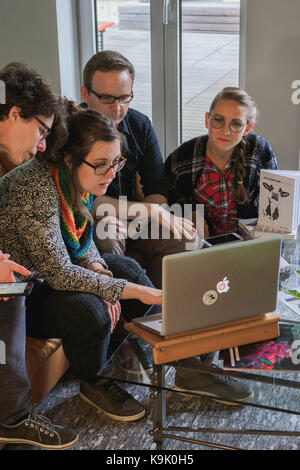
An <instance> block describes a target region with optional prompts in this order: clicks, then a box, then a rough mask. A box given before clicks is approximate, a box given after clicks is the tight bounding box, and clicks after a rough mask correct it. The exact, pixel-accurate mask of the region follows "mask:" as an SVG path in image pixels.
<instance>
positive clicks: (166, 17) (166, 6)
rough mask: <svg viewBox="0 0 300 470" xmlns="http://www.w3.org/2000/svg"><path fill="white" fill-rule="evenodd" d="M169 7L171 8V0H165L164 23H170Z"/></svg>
mask: <svg viewBox="0 0 300 470" xmlns="http://www.w3.org/2000/svg"><path fill="white" fill-rule="evenodd" d="M169 9H170V0H164V4H163V24H164V25H168V24H169Z"/></svg>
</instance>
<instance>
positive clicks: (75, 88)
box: [0, 0, 80, 99]
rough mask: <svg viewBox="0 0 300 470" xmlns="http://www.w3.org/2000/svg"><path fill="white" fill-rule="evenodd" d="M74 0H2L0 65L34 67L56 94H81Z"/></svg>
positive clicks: (0, 5) (0, 10)
mask: <svg viewBox="0 0 300 470" xmlns="http://www.w3.org/2000/svg"><path fill="white" fill-rule="evenodd" d="M75 11H76V10H75V0H0V68H2V67H3V66H5V65H6V64H8V63H9V62H12V61H21V62H25V63H28V64H29V65H31V66H32V67H34V68H35V69H36V70H37V71H38V72H39V73H40V74H41V75H42V76H43V77H45V78H47V79H48V81H49V82H50V85H51V87H52V89H53V91H55V92H56V93H60V94H63V95H66V96H67V97H68V98H72V99H77V98H78V97H79V84H80V77H79V65H78V64H79V62H78V60H79V59H78V39H77V22H76V14H75Z"/></svg>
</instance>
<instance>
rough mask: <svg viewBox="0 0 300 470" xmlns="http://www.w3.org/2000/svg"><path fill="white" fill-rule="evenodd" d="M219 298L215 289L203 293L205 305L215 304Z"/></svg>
mask: <svg viewBox="0 0 300 470" xmlns="http://www.w3.org/2000/svg"><path fill="white" fill-rule="evenodd" d="M217 299H218V294H217V292H216V291H215V290H208V291H206V292H205V293H204V294H203V297H202V302H203V303H204V304H205V305H212V304H214V303H215V302H216V301H217Z"/></svg>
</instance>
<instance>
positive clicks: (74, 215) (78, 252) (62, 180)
mask: <svg viewBox="0 0 300 470" xmlns="http://www.w3.org/2000/svg"><path fill="white" fill-rule="evenodd" d="M51 173H52V178H53V181H54V183H55V185H56V188H57V191H58V195H59V199H60V206H61V220H60V228H61V233H62V236H63V239H64V242H65V244H66V247H67V250H68V253H69V256H70V258H71V261H72V263H74V264H77V263H78V261H79V259H80V258H81V257H82V256H84V254H85V253H86V252H87V250H88V249H89V246H90V244H91V240H92V236H93V228H92V224H91V222H90V221H89V220H88V219H87V218H86V217H84V215H83V214H81V213H80V212H79V211H75V212H74V209H73V207H72V200H71V179H70V176H69V173H68V171H67V168H66V165H65V163H64V161H63V160H62V161H60V162H59V163H58V164H57V166H56V167H54V168H53V169H52V171H51ZM80 202H81V204H82V205H83V206H85V207H86V208H87V209H88V210H89V211H91V209H92V205H93V196H92V195H91V194H90V193H87V192H86V193H83V194H81V196H80Z"/></svg>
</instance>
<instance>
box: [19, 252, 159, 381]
mask: <svg viewBox="0 0 300 470" xmlns="http://www.w3.org/2000/svg"><path fill="white" fill-rule="evenodd" d="M103 258H104V259H105V261H106V263H107V265H108V268H109V269H110V270H111V271H112V272H113V274H114V277H115V278H122V279H127V280H128V281H129V282H133V283H136V284H142V285H146V286H150V287H152V284H151V282H150V280H149V278H148V277H147V276H146V274H145V271H144V270H143V269H142V268H141V267H140V265H139V264H138V263H137V262H136V261H135V260H133V259H131V258H127V257H126V256H121V255H115V254H105V255H103ZM120 303H121V310H122V316H123V317H124V319H125V321H131V320H132V318H134V317H139V316H143V315H144V314H145V313H146V312H147V310H148V309H149V307H150V305H145V304H143V303H141V302H140V301H138V300H121V301H120ZM26 310H27V315H26V317H27V334H28V335H30V336H34V337H38V338H61V339H62V344H63V349H64V352H65V355H66V357H67V358H68V360H69V362H70V365H71V368H72V370H73V371H74V373H75V374H76V376H77V377H78V378H79V379H83V380H87V381H93V380H94V379H95V377H96V375H97V372H99V370H100V369H101V368H102V366H103V365H104V364H105V362H106V360H107V352H108V348H109V344H110V343H111V339H112V338H111V335H110V317H109V315H108V314H107V312H106V310H105V306H104V303H103V301H102V300H101V299H100V298H99V297H98V296H96V295H93V294H87V293H82V292H69V291H55V290H53V289H52V288H51V287H50V286H48V285H47V284H46V283H43V284H38V285H37V286H36V287H35V288H34V290H33V292H32V294H31V295H30V297H29V298H28V299H27V302H26ZM159 311H161V309H160V307H157V306H155V307H153V308H152V310H151V313H158V312H159ZM113 336H114V335H113ZM113 340H114V341H115V342H116V341H117V340H116V338H113Z"/></svg>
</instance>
